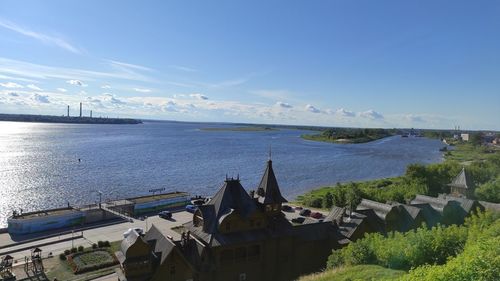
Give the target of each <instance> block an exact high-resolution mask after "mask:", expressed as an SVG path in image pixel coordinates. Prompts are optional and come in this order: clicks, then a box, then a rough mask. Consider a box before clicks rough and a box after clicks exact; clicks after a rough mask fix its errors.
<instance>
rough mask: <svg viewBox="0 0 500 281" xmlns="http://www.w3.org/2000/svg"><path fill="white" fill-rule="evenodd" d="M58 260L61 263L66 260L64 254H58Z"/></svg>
mask: <svg viewBox="0 0 500 281" xmlns="http://www.w3.org/2000/svg"><path fill="white" fill-rule="evenodd" d="M59 259H60V260H62V261H65V260H66V255H65V254H64V253H61V254H59Z"/></svg>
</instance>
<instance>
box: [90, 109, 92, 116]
mask: <svg viewBox="0 0 500 281" xmlns="http://www.w3.org/2000/svg"><path fill="white" fill-rule="evenodd" d="M90 118H92V110H91V111H90Z"/></svg>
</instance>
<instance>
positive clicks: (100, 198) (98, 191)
mask: <svg viewBox="0 0 500 281" xmlns="http://www.w3.org/2000/svg"><path fill="white" fill-rule="evenodd" d="M91 191H93V192H97V193H99V209H101V202H102V191H100V190H91Z"/></svg>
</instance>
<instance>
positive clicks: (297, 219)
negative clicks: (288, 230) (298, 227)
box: [292, 217, 306, 223]
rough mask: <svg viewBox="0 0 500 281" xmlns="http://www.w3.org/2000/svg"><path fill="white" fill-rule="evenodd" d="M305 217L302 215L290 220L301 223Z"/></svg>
mask: <svg viewBox="0 0 500 281" xmlns="http://www.w3.org/2000/svg"><path fill="white" fill-rule="evenodd" d="M305 219H306V218H304V217H298V218H293V219H292V222H294V223H303V222H304V220H305Z"/></svg>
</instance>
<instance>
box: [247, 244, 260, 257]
mask: <svg viewBox="0 0 500 281" xmlns="http://www.w3.org/2000/svg"><path fill="white" fill-rule="evenodd" d="M247 254H248V257H257V256H259V255H260V246H259V245H252V246H250V247H248V251H247Z"/></svg>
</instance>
